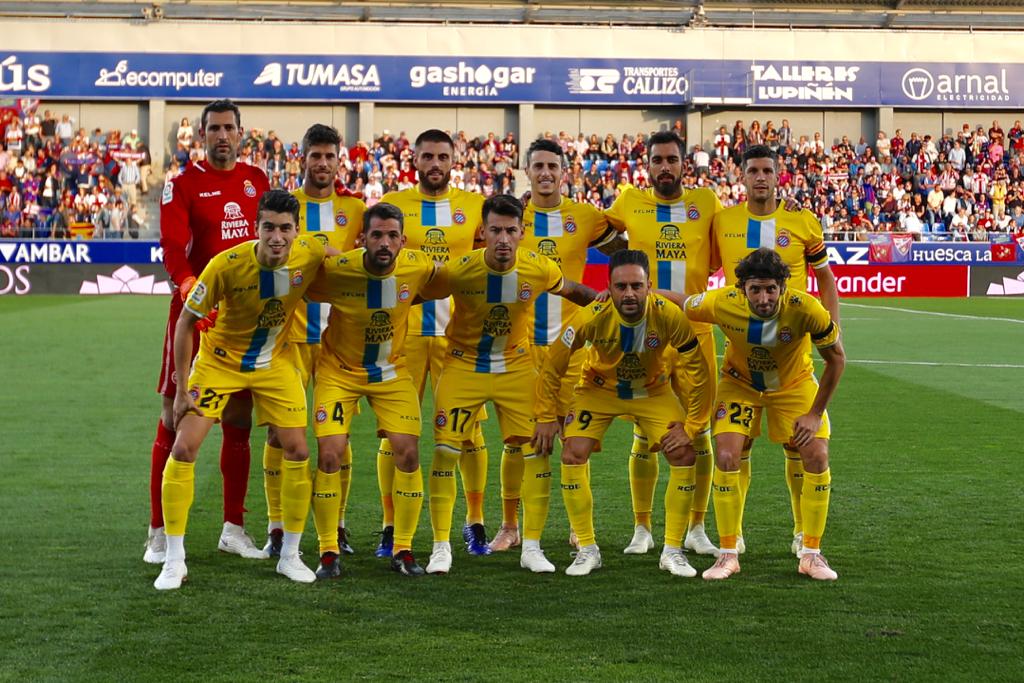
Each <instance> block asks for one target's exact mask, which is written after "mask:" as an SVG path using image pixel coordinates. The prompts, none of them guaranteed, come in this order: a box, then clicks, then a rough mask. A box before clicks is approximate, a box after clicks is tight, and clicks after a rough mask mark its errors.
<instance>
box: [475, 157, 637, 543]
mask: <svg viewBox="0 0 1024 683" xmlns="http://www.w3.org/2000/svg"><path fill="white" fill-rule="evenodd" d="M526 163H527V166H526V175H527V177H529V179H530V201H529V203H527V205H526V209H525V211H524V214H523V241H522V243H521V245H520V246H522V247H523V248H524V249H528V250H530V251H533V252H536V253H538V254H541V255H543V256H547V257H548V258H550V259H551V260H552V261H554V262H555V263H557V264H558V266H559V267H560V268H561V269H562V275H564V276H565V277H567V278H568V279H570V280H575V281H580V280H582V279H583V269H584V266H585V265H586V261H587V249H588V248H590V247H597V248H599V249H601V250H602V251H604V252H605V253H608V254H611V253H613V252H615V251H618V250H619V249H622V248H623V246H624V245H625V240H624V239H622V237H620V236H619V232H618V231H617V230H616V229H615V228H612V227H611V226H609V225H608V221H607V219H606V218H605V217H604V215H603V214H602V213H601V212H600V211H598V210H597V209H595V208H594V207H592V206H591V205H590V204H579V203H577V202H574V201H573V200H571V199H569V198H568V197H563V196H562V195H561V194H559V188H560V187H561V182H562V171H563V170H564V157H563V155H562V148H561V147H559V146H558V144H557V143H556V142H554V141H552V140H546V139H543V138H542V139H540V140H536V141H534V142H533V144H531V145H530V147H529V149H528V150H527V152H526ZM577 310H579V308H578V307H577V306H576V305H575V304H573V303H572V302H570V301H567V300H564V299H562V298H561V297H557V296H552V295H550V294H547V293H543V294H540V295H539V296H538V297H537V300H536V303H535V304H534V307H533V320H532V322H531V325H530V329H531V334H530V343H531V355H532V356H533V360H534V365H535V367H536V368H537V370H538V371H539V370H540V365H541V363H542V361H543V359H544V356H545V355H546V354H547V349H548V347H549V346H550V345H551V344H552V343H553V342H554V341H555V340H557V339H558V336H559V335H560V334H561V333H562V326H563V325H564V324H565V323H567V322H568V321H569V320H570V319H571V318H572V317H573V316H574V315H575V314H576V311H577ZM583 355H584V354H583V352H579V353H576V354H573V360H572V362H571V363H570V364H569V372H568V373H566V376H565V378H564V379H563V382H562V387H561V389H560V390H559V403H558V416H559V419H562V418H564V417H565V414H566V411H568V409H569V402H570V401H571V400H572V388H573V386H574V385H575V384H576V380H578V379H579V375H580V368H582V367H583ZM523 465H524V463H523V456H522V451H521V449H520V448H519V447H518V446H513V445H506V446H505V448H504V450H503V451H502V454H501V502H502V521H501V529H499V530H498V533H497V534H496V535H495V536H494V540H492V541H491V543H490V548H491V550H493V551H501V550H508V549H509V548H512V547H516V546H518V545H520V542H521V541H520V534H519V520H518V508H519V496H520V489H521V487H522V483H523Z"/></svg>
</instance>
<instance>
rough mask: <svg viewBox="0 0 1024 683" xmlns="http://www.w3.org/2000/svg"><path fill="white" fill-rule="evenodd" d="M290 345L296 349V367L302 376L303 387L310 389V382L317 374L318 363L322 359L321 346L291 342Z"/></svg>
mask: <svg viewBox="0 0 1024 683" xmlns="http://www.w3.org/2000/svg"><path fill="white" fill-rule="evenodd" d="M289 344H290V345H291V346H292V347H293V348H294V349H295V367H297V368H298V369H299V374H301V375H302V386H304V387H308V386H309V381H310V380H311V379H313V375H314V374H315V370H316V362H317V360H319V358H320V344H307V343H305V342H289Z"/></svg>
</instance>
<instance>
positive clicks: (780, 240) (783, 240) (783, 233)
mask: <svg viewBox="0 0 1024 683" xmlns="http://www.w3.org/2000/svg"><path fill="white" fill-rule="evenodd" d="M775 243H776V244H777V245H779V246H780V247H788V246H789V231H788V230H779V236H778V237H776V238H775Z"/></svg>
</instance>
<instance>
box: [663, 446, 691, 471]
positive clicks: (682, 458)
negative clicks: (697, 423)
mask: <svg viewBox="0 0 1024 683" xmlns="http://www.w3.org/2000/svg"><path fill="white" fill-rule="evenodd" d="M665 460H667V461H668V464H669V465H672V466H673V467H689V466H691V465H693V464H694V463H696V462H697V451H696V450H695V449H694V447H693V445H692V444H687V445H686V446H683V447H682V448H677V449H675V450H673V451H665Z"/></svg>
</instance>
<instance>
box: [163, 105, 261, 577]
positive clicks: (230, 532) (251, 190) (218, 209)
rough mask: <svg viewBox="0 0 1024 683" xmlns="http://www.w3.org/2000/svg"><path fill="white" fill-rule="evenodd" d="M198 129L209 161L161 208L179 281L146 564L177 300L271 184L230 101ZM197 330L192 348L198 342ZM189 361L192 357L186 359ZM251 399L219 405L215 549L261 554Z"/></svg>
mask: <svg viewBox="0 0 1024 683" xmlns="http://www.w3.org/2000/svg"><path fill="white" fill-rule="evenodd" d="M199 134H200V136H201V137H202V139H203V143H204V144H205V146H206V159H205V160H204V161H200V162H199V163H197V164H192V165H189V166H188V167H187V168H186V169H185V172H184V173H182V174H181V175H180V176H178V177H177V178H174V179H171V180H168V181H167V184H166V185H165V186H164V193H163V198H162V200H161V206H160V246H161V247H163V253H164V266H165V267H166V268H167V272H168V273H169V274H170V276H171V279H172V280H173V281H174V282H175V284H177V285H178V295H176V296H172V297H171V310H170V314H169V315H168V318H167V331H166V334H165V336H164V351H163V363H162V365H161V367H160V384H159V387H158V388H157V391H158V392H159V393H160V394H161V395H162V396H163V407H162V410H161V413H160V422H159V424H158V425H157V432H156V440H155V441H154V442H153V453H152V461H151V464H150V472H149V496H150V510H151V513H150V522H149V538H148V539H147V542H146V553H145V555H144V558H143V559H145V561H146V562H150V563H153V564H161V563H163V561H164V557H165V555H164V553H165V552H166V547H167V546H166V540H165V534H164V517H163V509H162V507H161V503H160V482H161V478H162V476H163V471H164V465H165V464H166V463H167V458H168V456H169V455H170V453H171V446H172V445H173V444H174V426H173V412H172V409H173V404H174V396H175V393H176V389H177V380H178V377H177V374H176V372H175V368H176V366H175V354H174V326H175V325H176V323H177V320H178V317H179V315H180V314H181V310H182V303H183V301H184V300H185V298H186V297H187V296H188V293H189V291H190V290H191V288H192V285H193V283H195V280H196V275H197V274H199V273H200V272H202V270H203V269H204V268H205V267H206V264H207V263H209V261H210V259H212V258H213V257H214V256H216V255H217V254H219V253H220V252H222V251H223V250H225V249H227V248H229V247H232V246H234V245H236V244H240V243H241V242H245V241H247V240H251V239H253V238H254V237H255V236H256V206H257V203H258V202H259V197H260V196H261V195H262V194H263V193H264V192H265V191H267V190H268V189H270V185H269V183H268V182H267V176H266V175H265V174H264V173H263V172H262V171H260V170H259V169H257V168H255V167H252V166H249V165H247V164H240V163H238V162H237V157H238V145H239V143H240V142H241V138H242V123H241V114H240V113H239V111H238V107H237V106H235V104H234V103H233V102H231V101H230V100H217V101H215V102H211V103H210V104H208V105H206V107H205V108H204V109H203V113H202V116H201V117H200V128H199ZM198 338H199V337H198V332H197V333H196V336H195V338H193V340H192V345H191V348H195V347H196V346H197V345H198ZM188 360H189V361H191V359H188ZM251 416H252V399H251V398H250V397H249V396H248V394H245V393H241V394H235V395H234V396H233V397H232V399H231V401H230V402H229V404H228V405H227V406H225V407H224V412H223V417H222V422H221V429H222V430H223V432H224V442H223V445H222V446H221V451H220V469H221V473H222V474H223V476H224V529H223V531H222V532H221V535H220V541H219V542H218V544H217V547H218V548H220V549H221V550H223V551H224V552H229V553H235V554H238V555H241V556H242V557H247V558H251V559H259V558H263V557H266V555H265V554H264V553H263V551H262V550H260V549H259V548H257V547H256V545H255V544H254V543H253V541H252V538H250V537H249V535H248V534H247V533H245V529H244V526H243V524H244V518H243V515H244V513H245V494H246V491H247V489H248V486H249V430H250V427H251V423H252V417H251Z"/></svg>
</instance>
